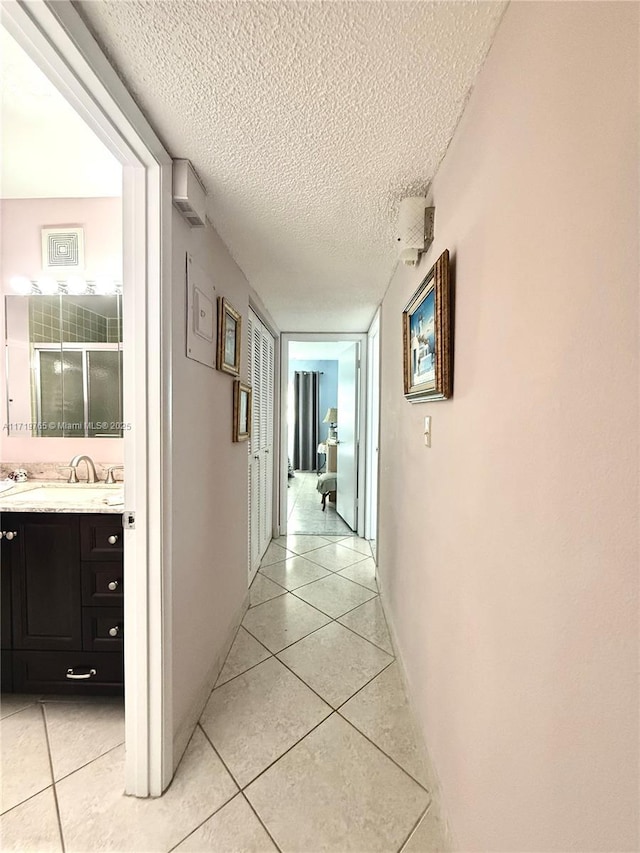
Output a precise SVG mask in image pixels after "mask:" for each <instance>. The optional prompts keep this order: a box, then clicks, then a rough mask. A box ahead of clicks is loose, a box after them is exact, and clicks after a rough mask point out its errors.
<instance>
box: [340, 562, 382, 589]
mask: <svg viewBox="0 0 640 853" xmlns="http://www.w3.org/2000/svg"><path fill="white" fill-rule="evenodd" d="M338 574H339V575H340V577H341V578H349V580H351V581H355V583H359V584H361V585H362V586H366V587H367V589H370V590H372V591H373V592H378V584H377V583H376V564H375V563H374V562H373V558H372V557H368V558H367V559H364V560H362V561H361V562H360V563H355V564H354V565H353V566H349V567H348V568H346V569H342V570H341V571H340V572H338Z"/></svg>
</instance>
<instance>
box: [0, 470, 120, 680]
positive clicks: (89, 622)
mask: <svg viewBox="0 0 640 853" xmlns="http://www.w3.org/2000/svg"><path fill="white" fill-rule="evenodd" d="M118 488H119V487H118V486H116V487H114V488H112V489H110V488H109V487H107V486H104V485H103V484H101V485H100V486H97V487H94V488H91V487H87V486H85V485H83V484H77V485H74V486H66V485H63V484H49V485H47V484H43V483H34V482H30V483H29V484H24V488H21V487H16V490H15V492H14V494H13V495H6V496H5V495H0V509H1V510H2V514H1V516H0V534H1V538H0V549H1V557H2V571H1V578H2V689H3V691H9V692H16V693H42V694H45V693H58V694H96V695H97V694H118V693H122V692H123V689H124V675H123V673H124V665H123V636H124V617H123V594H124V586H123V547H122V506H120V505H109V504H108V503H107V502H106V501H107V500H109V501H110V502H112V501H115V500H117V498H116V497H114V495H115V494H117V490H118ZM12 491H13V490H12ZM105 494H107V495H110V496H111V497H109V498H105V497H104V496H105ZM120 494H121V492H120Z"/></svg>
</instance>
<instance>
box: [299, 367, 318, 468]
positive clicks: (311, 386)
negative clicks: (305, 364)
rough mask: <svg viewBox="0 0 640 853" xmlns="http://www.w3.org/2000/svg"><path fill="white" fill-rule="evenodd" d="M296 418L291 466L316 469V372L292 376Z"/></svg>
mask: <svg viewBox="0 0 640 853" xmlns="http://www.w3.org/2000/svg"><path fill="white" fill-rule="evenodd" d="M293 388H294V405H295V413H296V420H295V426H294V436H293V467H294V469H296V470H297V471H317V470H318V437H319V434H320V373H318V371H310V372H306V371H304V372H301V371H299V370H296V372H295V375H294V384H293Z"/></svg>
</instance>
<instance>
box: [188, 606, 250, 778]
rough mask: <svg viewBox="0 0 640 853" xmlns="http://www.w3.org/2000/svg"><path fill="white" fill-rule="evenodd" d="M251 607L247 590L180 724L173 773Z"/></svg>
mask: <svg viewBox="0 0 640 853" xmlns="http://www.w3.org/2000/svg"><path fill="white" fill-rule="evenodd" d="M248 607H249V591H248V590H247V594H246V595H245V597H244V599H243V601H242V604H241V605H240V609H239V610H238V611H237V613H236V616H235V619H234V620H233V622H232V624H231V628H230V629H229V633H228V635H227V638H226V640H225V642H224V645H223V646H222V648H221V649H220V652H219V653H218V654H217V655H216V657H215V659H214V660H213V662H212V664H211V667H210V669H209V672H208V674H207V677H206V678H205V679H204V681H203V682H202V687H201V688H200V691H199V693H198V695H197V697H196V699H195V700H194V702H193V704H192V706H191V709H190V711H189V713H188V714H187V715H186V717H185V718H184V720H183V721H182V723H181V724H180V726H179V728H178V730H177V731H176V732H175V733H174V736H173V772H174V773H175V771H176V770H177V768H178V765H179V764H180V761H181V760H182V756H183V755H184V751H185V750H186V748H187V746H188V744H189V741H190V740H191V736H192V735H193V732H194V730H195V727H196V726H197V725H198V720H199V719H200V717H201V716H202V712H203V711H204V708H205V705H206V704H207V702H208V701H209V696H210V695H211V691H212V690H213V688H214V686H215V683H216V681H217V680H218V676H219V675H220V670H221V669H222V667H223V666H224V662H225V661H226V659H227V655H228V654H229V650H230V649H231V646H232V645H233V641H234V640H235V638H236V634H237V633H238V628H239V627H240V623H241V622H242V620H243V618H244V614H245V613H246V612H247V608H248Z"/></svg>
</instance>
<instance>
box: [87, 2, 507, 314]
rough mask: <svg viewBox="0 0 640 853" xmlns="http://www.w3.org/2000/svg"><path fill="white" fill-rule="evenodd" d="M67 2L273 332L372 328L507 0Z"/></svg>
mask: <svg viewBox="0 0 640 853" xmlns="http://www.w3.org/2000/svg"><path fill="white" fill-rule="evenodd" d="M77 6H78V8H79V9H80V12H81V14H82V15H83V16H84V18H85V20H86V21H87V23H88V24H89V26H90V27H91V29H92V30H93V32H94V33H95V35H96V36H97V38H98V40H99V41H100V42H101V44H102V45H103V47H104V48H105V50H106V52H107V54H108V55H109V57H110V59H111V61H112V62H113V64H114V66H115V67H116V69H117V70H118V71H119V73H120V75H121V77H122V78H123V80H124V81H125V82H126V84H127V86H128V88H129V90H130V91H131V92H132V94H133V95H134V97H135V98H136V100H137V101H138V104H139V105H140V107H141V108H142V109H143V111H144V112H145V114H146V115H147V117H148V118H149V120H150V121H151V123H152V124H153V125H154V127H155V129H156V131H157V132H158V134H159V135H160V137H161V138H162V139H163V141H164V143H165V145H166V146H167V148H168V150H169V152H170V153H171V155H172V156H173V157H187V158H189V159H190V160H191V161H192V162H193V163H194V165H195V167H196V169H197V171H198V173H199V174H200V176H201V178H202V179H203V182H204V184H205V186H206V188H207V190H208V192H209V193H210V195H211V199H210V205H209V216H210V218H211V220H212V222H213V223H214V225H215V227H216V229H217V230H218V232H219V233H220V235H221V236H222V238H223V240H224V241H225V243H226V244H227V245H228V247H229V249H230V251H231V253H232V255H233V257H234V258H235V260H236V261H237V263H238V264H239V265H240V267H241V268H242V269H243V271H244V273H245V274H246V276H247V278H248V280H249V282H250V283H251V285H252V286H253V287H254V288H255V290H256V291H257V292H258V294H259V295H260V296H261V297H262V299H263V301H264V303H265V304H266V306H267V308H268V309H269V310H270V311H271V314H272V315H273V317H274V319H275V321H276V322H277V323H278V325H279V327H280V328H281V329H282V330H283V331H303V330H307V331H361V330H365V329H366V328H367V326H368V324H369V321H370V320H371V318H372V316H373V313H374V310H375V307H376V305H377V304H378V303H379V302H380V300H381V298H382V296H383V294H384V291H385V289H386V287H387V284H388V283H389V280H390V278H391V275H392V273H393V269H394V267H395V264H396V248H395V245H394V224H395V217H396V210H397V203H398V201H399V199H401V198H402V197H404V196H405V195H408V194H416V191H418V193H420V192H421V191H424V190H426V188H427V187H428V185H429V183H430V182H431V180H432V178H433V175H434V173H435V170H436V168H437V166H438V163H439V162H440V160H441V159H442V157H443V155H444V152H445V151H446V148H447V145H448V143H449V141H450V139H451V136H452V134H453V132H454V130H455V127H456V124H457V122H458V119H459V117H460V115H461V113H462V110H463V108H464V104H465V101H466V98H467V96H468V93H469V91H470V89H471V87H472V85H473V82H474V79H475V77H476V74H477V72H478V70H479V68H480V66H481V64H482V62H483V60H484V58H485V56H486V53H487V51H488V49H489V46H490V44H491V41H492V39H493V35H494V32H495V30H496V27H497V25H498V23H499V20H500V17H501V15H502V12H503V11H504V7H505V4H504V3H492V2H395V0H392V2H320V1H319V0H317V2H284V1H283V0H275V2H242V0H241V2H211V0H205V2H192V0H180V2H175V0H165V1H164V2H140V0H133V2H129V0H88V2H80V3H78V4H77ZM436 228H437V213H436Z"/></svg>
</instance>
